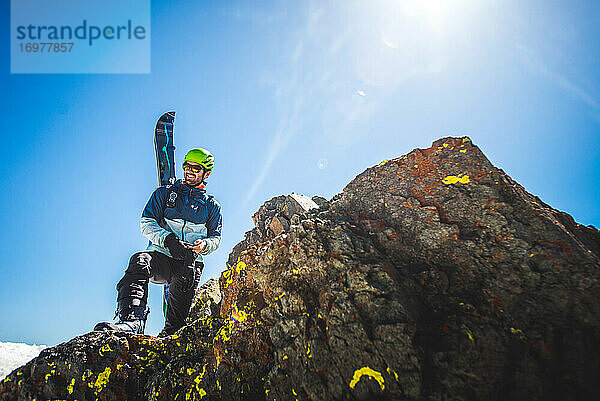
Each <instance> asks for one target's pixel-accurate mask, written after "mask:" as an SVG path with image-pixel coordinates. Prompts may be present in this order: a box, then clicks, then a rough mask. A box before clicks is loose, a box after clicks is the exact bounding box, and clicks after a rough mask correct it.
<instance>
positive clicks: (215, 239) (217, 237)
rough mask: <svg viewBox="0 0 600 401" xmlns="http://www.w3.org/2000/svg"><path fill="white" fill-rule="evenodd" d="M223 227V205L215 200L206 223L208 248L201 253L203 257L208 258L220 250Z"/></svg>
mask: <svg viewBox="0 0 600 401" xmlns="http://www.w3.org/2000/svg"><path fill="white" fill-rule="evenodd" d="M222 225H223V217H222V216H221V205H219V204H218V203H217V202H216V201H215V200H213V202H212V203H211V205H210V209H209V211H208V220H207V221H206V229H207V237H206V238H205V239H204V241H205V242H206V248H205V249H204V251H202V252H200V253H201V254H202V255H204V256H206V255H208V254H209V253H212V252H214V251H216V250H217V248H219V245H221V227H222Z"/></svg>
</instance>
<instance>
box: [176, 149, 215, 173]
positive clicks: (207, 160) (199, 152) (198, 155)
mask: <svg viewBox="0 0 600 401" xmlns="http://www.w3.org/2000/svg"><path fill="white" fill-rule="evenodd" d="M188 161H189V162H194V163H198V164H200V165H201V166H202V167H204V168H205V169H206V170H208V171H212V169H213V166H214V165H215V157H214V156H213V155H212V153H210V152H209V151H208V150H206V149H202V148H196V149H192V150H190V151H189V152H187V154H186V155H185V159H183V162H184V163H185V162H188Z"/></svg>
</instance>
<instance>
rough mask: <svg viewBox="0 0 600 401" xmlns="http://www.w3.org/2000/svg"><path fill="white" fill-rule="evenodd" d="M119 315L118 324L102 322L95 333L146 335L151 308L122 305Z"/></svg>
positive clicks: (96, 327) (118, 311) (95, 328)
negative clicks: (108, 331) (110, 331)
mask: <svg viewBox="0 0 600 401" xmlns="http://www.w3.org/2000/svg"><path fill="white" fill-rule="evenodd" d="M117 314H118V315H119V321H118V322H117V323H111V322H101V323H98V324H97V325H96V326H94V331H107V330H114V331H124V332H128V333H134V334H144V330H145V329H146V319H147V318H148V315H149V314H150V308H147V307H146V306H131V305H121V303H119V308H118V310H117V313H116V314H115V317H116V315H117Z"/></svg>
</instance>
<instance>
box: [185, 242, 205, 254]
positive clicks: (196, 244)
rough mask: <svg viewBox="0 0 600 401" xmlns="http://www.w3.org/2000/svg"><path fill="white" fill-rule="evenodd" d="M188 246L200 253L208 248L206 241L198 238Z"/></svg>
mask: <svg viewBox="0 0 600 401" xmlns="http://www.w3.org/2000/svg"><path fill="white" fill-rule="evenodd" d="M187 247H188V249H191V250H192V251H194V252H196V253H200V252H202V251H203V250H205V249H206V241H204V240H201V239H197V240H196V241H194V243H193V244H189V245H187Z"/></svg>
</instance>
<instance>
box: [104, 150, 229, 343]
mask: <svg viewBox="0 0 600 401" xmlns="http://www.w3.org/2000/svg"><path fill="white" fill-rule="evenodd" d="M213 166H214V157H213V155H212V154H211V153H210V152H209V151H208V150H206V149H202V148H198V149H192V150H190V151H189V152H188V153H187V154H186V155H185V159H184V162H183V170H184V180H183V182H182V181H181V180H178V181H177V182H175V183H174V184H173V185H166V186H162V187H159V188H157V189H156V190H155V191H154V193H153V194H152V196H151V197H150V200H149V201H148V204H147V205H146V208H145V209H144V211H143V213H142V220H141V228H142V234H144V235H145V236H146V237H147V238H148V239H149V240H150V243H149V245H148V247H147V248H146V251H145V252H138V253H136V254H134V255H133V256H132V257H131V259H130V261H129V266H128V267H127V270H126V271H125V275H124V276H123V278H122V279H121V280H120V281H119V283H118V284H117V292H118V296H117V315H118V316H119V321H118V322H117V323H108V322H103V323H98V324H97V325H96V327H94V330H119V331H128V332H133V333H138V334H143V333H144V329H145V325H146V317H147V316H148V313H149V309H148V308H147V306H146V304H147V300H148V281H152V282H153V283H157V284H167V283H168V284H169V294H168V301H167V313H166V321H165V327H164V329H163V330H162V331H161V332H160V334H159V336H169V335H172V334H173V333H175V332H176V331H177V330H178V329H179V328H181V327H182V326H183V325H184V324H185V319H186V318H187V315H188V312H189V310H190V306H191V304H192V300H193V298H194V294H195V289H196V287H197V286H198V283H199V282H200V275H201V274H202V269H203V268H204V263H203V256H206V255H208V254H209V253H211V252H214V251H215V250H216V249H217V248H218V247H219V244H220V243H221V224H222V218H221V206H220V205H219V203H218V202H217V201H216V200H215V199H214V198H213V196H212V195H208V194H206V191H205V190H204V186H205V184H206V179H207V178H208V177H209V176H210V174H211V173H212V169H213Z"/></svg>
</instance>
